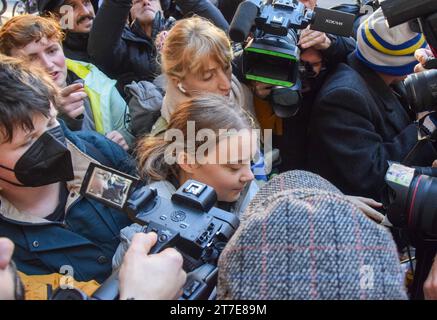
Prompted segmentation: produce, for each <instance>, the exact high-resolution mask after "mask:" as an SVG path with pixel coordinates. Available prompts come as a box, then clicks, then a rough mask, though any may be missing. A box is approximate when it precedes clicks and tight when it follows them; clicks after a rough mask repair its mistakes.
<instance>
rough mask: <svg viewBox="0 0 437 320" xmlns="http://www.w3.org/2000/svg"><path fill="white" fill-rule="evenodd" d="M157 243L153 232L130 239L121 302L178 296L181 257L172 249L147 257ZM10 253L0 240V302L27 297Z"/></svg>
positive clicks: (10, 247) (9, 244)
mask: <svg viewBox="0 0 437 320" xmlns="http://www.w3.org/2000/svg"><path fill="white" fill-rule="evenodd" d="M156 241H157V236H156V234H155V233H148V234H144V233H139V234H136V235H135V236H134V237H133V239H132V244H131V246H130V247H129V249H128V251H127V252H126V255H125V257H124V260H123V264H122V266H121V269H120V277H119V279H120V284H119V288H120V297H119V298H120V299H121V300H126V299H128V300H132V299H136V300H163V299H174V298H177V297H179V296H180V291H181V288H182V286H183V284H184V283H185V279H186V274H185V272H184V271H183V270H182V256H181V255H180V254H179V253H178V252H177V251H176V250H174V249H166V250H164V251H163V252H161V253H160V254H154V255H148V253H149V251H150V248H152V247H153V245H154V244H155V243H156ZM13 251H14V244H13V242H12V241H11V240H9V239H7V238H0V300H24V299H25V298H26V296H25V293H24V287H23V283H22V282H21V280H20V273H19V272H17V269H16V267H15V264H14V263H13V262H12V254H13ZM28 293H29V295H30V296H32V294H34V293H33V292H28Z"/></svg>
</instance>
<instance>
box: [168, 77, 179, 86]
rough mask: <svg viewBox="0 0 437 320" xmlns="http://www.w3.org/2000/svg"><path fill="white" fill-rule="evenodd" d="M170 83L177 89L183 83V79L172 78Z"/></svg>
mask: <svg viewBox="0 0 437 320" xmlns="http://www.w3.org/2000/svg"><path fill="white" fill-rule="evenodd" d="M170 81H171V83H172V84H173V86H175V87H177V86H178V84H179V83H180V82H181V79H179V78H178V77H175V76H171V77H170Z"/></svg>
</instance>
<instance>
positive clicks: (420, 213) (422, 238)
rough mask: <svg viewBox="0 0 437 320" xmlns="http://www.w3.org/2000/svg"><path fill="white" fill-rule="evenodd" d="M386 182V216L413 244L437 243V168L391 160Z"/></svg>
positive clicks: (434, 244)
mask: <svg viewBox="0 0 437 320" xmlns="http://www.w3.org/2000/svg"><path fill="white" fill-rule="evenodd" d="M385 181H386V184H387V186H388V190H387V191H388V192H387V194H386V195H385V197H386V199H385V200H384V203H385V207H386V209H387V217H388V219H389V221H390V222H391V223H392V224H393V226H394V227H397V228H401V229H403V230H406V231H407V233H408V235H409V238H410V241H411V243H412V244H413V245H414V246H423V245H424V244H429V245H432V246H436V245H437V201H436V199H437V169H436V168H430V167H415V168H411V167H407V166H404V165H401V164H399V163H391V165H390V167H389V169H388V170H387V173H386V176H385Z"/></svg>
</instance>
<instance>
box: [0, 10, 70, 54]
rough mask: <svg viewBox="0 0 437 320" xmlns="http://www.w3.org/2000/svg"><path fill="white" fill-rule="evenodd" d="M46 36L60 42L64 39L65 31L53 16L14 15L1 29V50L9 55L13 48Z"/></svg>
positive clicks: (18, 47)
mask: <svg viewBox="0 0 437 320" xmlns="http://www.w3.org/2000/svg"><path fill="white" fill-rule="evenodd" d="M44 37H46V38H47V39H54V40H55V41H57V42H59V43H61V42H62V40H63V39H64V32H63V31H62V29H61V26H60V24H59V22H58V21H56V20H55V19H54V18H53V17H39V16H35V15H31V14H26V15H20V16H16V17H13V18H11V19H9V20H8V21H7V22H6V23H5V24H4V25H3V27H2V28H1V29H0V52H1V53H3V54H6V55H8V56H9V55H11V51H12V49H20V48H22V47H25V46H26V45H28V44H29V43H31V42H33V41H36V42H38V41H39V40H41V39H42V38H44Z"/></svg>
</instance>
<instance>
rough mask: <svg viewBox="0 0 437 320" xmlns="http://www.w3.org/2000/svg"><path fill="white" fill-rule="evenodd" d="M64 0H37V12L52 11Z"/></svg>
mask: <svg viewBox="0 0 437 320" xmlns="http://www.w3.org/2000/svg"><path fill="white" fill-rule="evenodd" d="M64 1H65V0H38V11H39V13H44V12H49V11H53V10H54V9H55V8H57V7H59V6H61V5H62V4H63V3H64Z"/></svg>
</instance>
